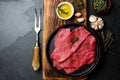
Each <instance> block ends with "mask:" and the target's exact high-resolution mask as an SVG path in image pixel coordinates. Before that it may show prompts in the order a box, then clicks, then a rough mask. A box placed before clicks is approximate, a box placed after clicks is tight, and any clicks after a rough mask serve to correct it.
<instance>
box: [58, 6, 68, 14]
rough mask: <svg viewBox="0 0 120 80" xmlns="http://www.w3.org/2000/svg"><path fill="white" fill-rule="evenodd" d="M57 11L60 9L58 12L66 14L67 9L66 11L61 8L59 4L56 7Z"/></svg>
mask: <svg viewBox="0 0 120 80" xmlns="http://www.w3.org/2000/svg"><path fill="white" fill-rule="evenodd" d="M58 11H60V13H63V14H66V15H68V11H67V12H66V11H65V10H64V9H61V6H59V7H58Z"/></svg>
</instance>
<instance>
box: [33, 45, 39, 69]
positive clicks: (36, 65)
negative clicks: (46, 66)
mask: <svg viewBox="0 0 120 80" xmlns="http://www.w3.org/2000/svg"><path fill="white" fill-rule="evenodd" d="M39 52H40V48H39V47H38V46H35V47H34V50H33V58H32V66H33V69H34V71H36V70H38V69H39V68H40V55H39V54H40V53H39Z"/></svg>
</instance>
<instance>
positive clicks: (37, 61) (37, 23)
mask: <svg viewBox="0 0 120 80" xmlns="http://www.w3.org/2000/svg"><path fill="white" fill-rule="evenodd" d="M40 14H41V9H40V11H39V14H38V15H37V10H36V9H35V25H34V31H35V32H36V45H35V47H34V50H33V58H32V66H33V69H34V71H36V70H38V69H39V68H40V53H39V52H40V47H39V41H38V40H39V39H38V38H39V37H38V36H39V32H40V30H41V17H40ZM37 16H38V20H37Z"/></svg>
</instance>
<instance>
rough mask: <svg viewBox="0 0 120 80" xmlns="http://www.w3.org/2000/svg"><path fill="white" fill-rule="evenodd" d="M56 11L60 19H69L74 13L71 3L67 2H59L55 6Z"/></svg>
mask: <svg viewBox="0 0 120 80" xmlns="http://www.w3.org/2000/svg"><path fill="white" fill-rule="evenodd" d="M56 13H57V15H58V17H59V18H60V19H63V20H67V19H70V18H71V17H72V16H73V14H74V8H73V5H72V4H71V3H69V2H61V3H59V4H58V6H57V8H56Z"/></svg>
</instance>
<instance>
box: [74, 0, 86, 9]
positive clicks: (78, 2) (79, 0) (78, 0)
mask: <svg viewBox="0 0 120 80" xmlns="http://www.w3.org/2000/svg"><path fill="white" fill-rule="evenodd" d="M72 3H73V5H74V7H75V8H76V9H77V10H81V9H83V8H84V3H83V0H73V1H72Z"/></svg>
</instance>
